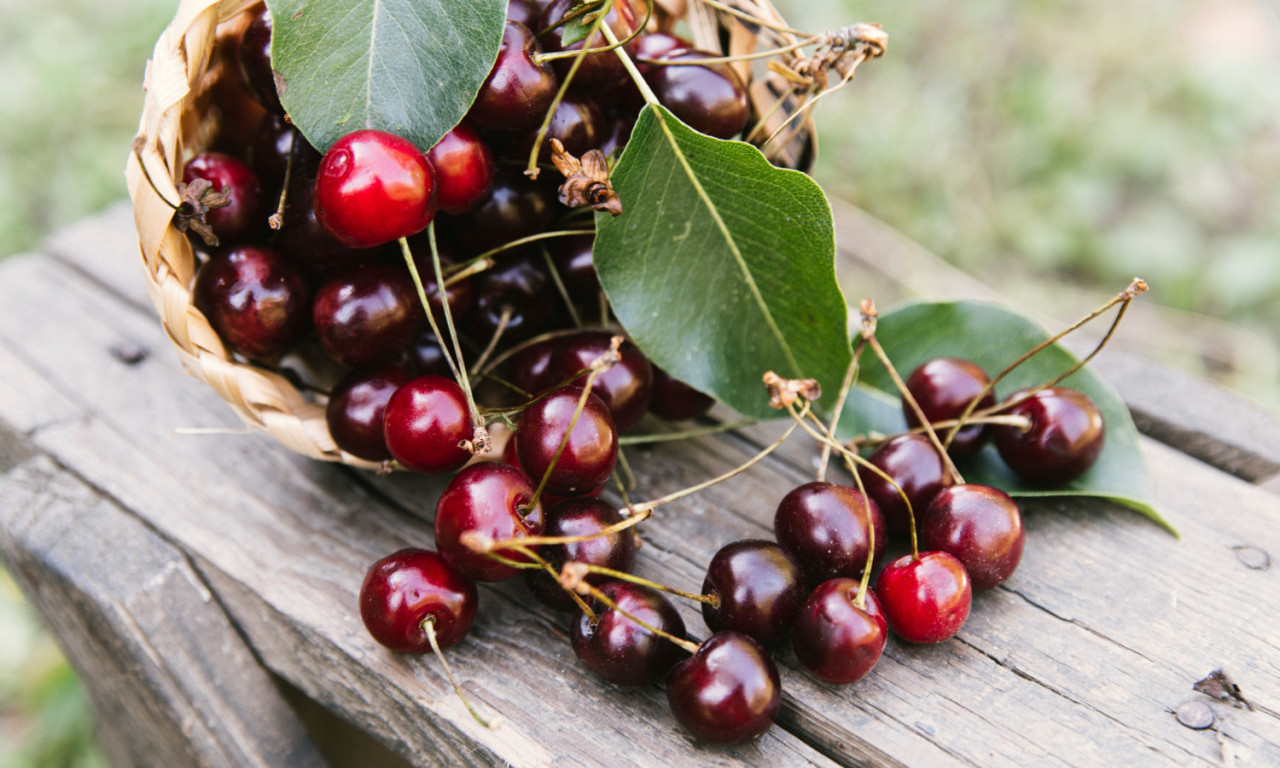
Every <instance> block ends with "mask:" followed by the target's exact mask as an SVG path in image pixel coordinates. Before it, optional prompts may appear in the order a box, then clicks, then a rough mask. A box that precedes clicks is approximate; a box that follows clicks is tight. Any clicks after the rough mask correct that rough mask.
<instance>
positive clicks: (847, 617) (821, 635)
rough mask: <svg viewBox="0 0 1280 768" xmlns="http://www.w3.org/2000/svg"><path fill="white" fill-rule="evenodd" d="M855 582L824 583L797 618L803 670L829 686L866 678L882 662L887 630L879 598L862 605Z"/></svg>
mask: <svg viewBox="0 0 1280 768" xmlns="http://www.w3.org/2000/svg"><path fill="white" fill-rule="evenodd" d="M859 586H860V584H859V583H858V582H856V581H854V580H853V579H832V580H831V581H824V582H823V583H821V584H819V585H818V588H817V589H815V590H813V594H811V595H809V598H808V599H807V600H805V603H804V606H803V607H802V608H801V609H800V612H799V614H798V615H797V616H796V621H795V627H794V631H793V632H792V633H791V644H792V647H794V648H795V652H796V658H797V659H798V660H799V661H800V663H801V664H803V665H804V668H805V669H807V670H809V671H810V672H812V673H813V675H814V676H815V677H817V678H819V679H821V680H825V681H827V682H828V683H835V684H836V685H844V684H846V683H852V682H853V681H855V680H859V679H861V678H863V677H864V676H866V674H867V673H868V672H870V671H871V668H872V667H874V666H875V665H876V662H878V661H879V660H880V654H881V653H883V652H884V644H885V641H886V640H888V639H889V625H888V624H887V623H886V622H885V619H884V615H883V611H882V610H881V608H880V601H879V600H877V599H876V593H875V592H873V591H872V590H870V589H868V590H867V594H866V598H865V604H864V605H862V606H859V605H858V600H857V598H858V587H859Z"/></svg>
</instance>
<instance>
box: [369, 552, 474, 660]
mask: <svg viewBox="0 0 1280 768" xmlns="http://www.w3.org/2000/svg"><path fill="white" fill-rule="evenodd" d="M478 603H479V597H478V596H477V595H476V585H475V584H473V583H472V582H471V580H470V579H468V578H467V577H466V576H463V575H462V573H461V572H459V571H458V569H456V568H454V567H453V566H452V565H450V564H449V563H448V562H447V561H446V560H445V559H444V558H443V557H441V556H440V555H438V554H436V553H435V552H432V551H430V550H426V549H402V550H400V551H399V552H396V553H395V554H392V555H388V556H386V557H384V558H382V559H381V560H379V561H378V562H376V563H374V564H373V565H372V566H371V567H370V568H369V573H368V574H367V575H366V576H365V577H364V585H363V586H361V587H360V618H361V619H363V620H364V626H365V628H366V629H368V630H369V634H370V635H372V636H373V639H374V640H377V641H378V642H379V643H382V644H383V645H385V646H387V647H388V648H390V649H391V650H393V651H397V652H399V653H426V652H427V651H429V650H431V642H430V641H429V640H428V639H427V633H426V631H425V630H424V629H423V625H424V623H425V622H426V621H427V620H428V619H430V620H431V621H432V623H433V629H434V631H435V635H436V642H437V643H438V644H439V646H440V648H441V649H444V648H448V647H450V646H452V645H457V644H458V643H459V642H461V641H462V638H463V637H465V636H466V634H467V630H469V629H471V624H472V623H473V622H474V621H475V618H476V606H477V604H478Z"/></svg>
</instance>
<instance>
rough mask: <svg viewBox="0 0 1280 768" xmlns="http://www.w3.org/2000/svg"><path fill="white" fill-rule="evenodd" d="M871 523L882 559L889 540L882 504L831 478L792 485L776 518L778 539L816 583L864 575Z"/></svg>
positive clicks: (810, 580)
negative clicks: (882, 513) (829, 480)
mask: <svg viewBox="0 0 1280 768" xmlns="http://www.w3.org/2000/svg"><path fill="white" fill-rule="evenodd" d="M868 507H870V510H871V513H870V520H868V517H867V509H868ZM872 526H874V530H875V559H876V560H879V559H880V557H881V556H883V554H884V548H885V545H886V543H887V542H886V539H888V535H887V533H886V531H885V525H884V516H883V515H881V514H880V508H879V507H877V506H876V503H875V502H874V501H871V500H870V499H867V498H865V497H864V496H863V495H862V494H861V493H859V492H858V490H857V489H856V488H851V487H849V486H846V485H837V484H835V483H826V482H817V483H805V484H804V485H801V486H799V487H798V488H795V489H793V490H792V491H791V492H790V493H788V494H787V495H786V496H784V497H782V501H781V502H779V503H778V511H777V513H776V514H775V515H774V518H773V530H774V534H775V535H776V536H777V538H778V543H779V544H781V545H782V546H783V548H784V549H786V550H787V551H788V552H790V553H791V554H792V555H794V556H795V558H796V560H797V561H799V563H800V567H801V568H803V569H804V570H805V574H806V575H807V576H808V577H809V582H810V583H811V584H819V583H821V582H824V581H826V580H827V579H833V578H835V577H837V576H848V577H849V578H858V577H859V576H861V575H862V572H863V571H864V570H866V567H867V549H868V546H867V545H868V543H869V540H870V538H871V537H870V531H871V529H872Z"/></svg>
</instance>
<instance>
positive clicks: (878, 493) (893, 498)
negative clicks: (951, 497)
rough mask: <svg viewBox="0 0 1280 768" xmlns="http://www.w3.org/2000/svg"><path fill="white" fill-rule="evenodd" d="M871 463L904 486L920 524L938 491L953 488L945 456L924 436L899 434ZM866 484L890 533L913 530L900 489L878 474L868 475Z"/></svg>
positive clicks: (872, 454)
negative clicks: (899, 492) (949, 486)
mask: <svg viewBox="0 0 1280 768" xmlns="http://www.w3.org/2000/svg"><path fill="white" fill-rule="evenodd" d="M867 460H868V461H870V462H871V463H872V464H874V465H876V466H877V467H879V468H880V469H881V470H883V471H884V473H885V474H887V475H888V476H889V477H892V478H893V479H894V481H895V482H897V483H898V485H899V486H901V488H902V492H903V493H905V494H906V495H907V498H908V499H909V500H910V501H911V509H912V511H914V513H915V515H916V521H917V523H919V521H920V520H921V519H923V518H922V515H923V514H924V509H925V507H927V506H929V502H930V501H933V497H934V496H937V495H938V491H941V490H942V489H943V488H945V487H946V486H948V485H951V473H950V472H948V471H947V467H946V464H944V463H943V461H942V455H941V454H940V453H938V449H936V448H934V447H933V443H932V442H930V441H929V438H927V437H925V436H924V435H920V434H914V435H913V434H908V435H899V436H897V437H895V438H893V439H892V440H890V441H889V442H887V443H885V444H884V445H882V446H880V447H879V448H877V449H875V450H874V451H872V453H871V455H870V456H868V457H867ZM862 482H863V485H864V486H865V487H866V489H867V493H868V494H869V495H870V496H871V498H872V499H875V502H876V504H877V505H878V506H879V507H880V511H881V512H882V513H883V514H884V520H885V523H886V524H887V525H888V526H889V532H890V533H894V534H902V535H905V534H907V533H908V532H909V531H910V530H911V519H910V516H909V514H908V512H907V505H906V504H905V503H903V501H902V497H901V496H899V495H898V489H897V488H894V487H893V485H892V484H890V483H889V482H887V481H886V480H884V478H882V477H880V476H879V475H877V474H876V473H874V472H866V473H864V474H863V475H862Z"/></svg>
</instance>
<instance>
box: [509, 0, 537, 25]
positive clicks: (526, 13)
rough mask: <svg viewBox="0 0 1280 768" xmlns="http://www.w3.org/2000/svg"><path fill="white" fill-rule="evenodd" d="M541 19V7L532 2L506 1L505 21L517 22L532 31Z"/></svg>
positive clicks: (531, 0) (525, 0) (521, 0)
mask: <svg viewBox="0 0 1280 768" xmlns="http://www.w3.org/2000/svg"><path fill="white" fill-rule="evenodd" d="M541 18H542V6H540V5H539V4H538V3H535V2H534V0H507V21H518V22H520V23H521V24H523V25H525V26H526V27H529V28H530V29H533V28H534V27H536V26H538V20H539V19H541Z"/></svg>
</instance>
